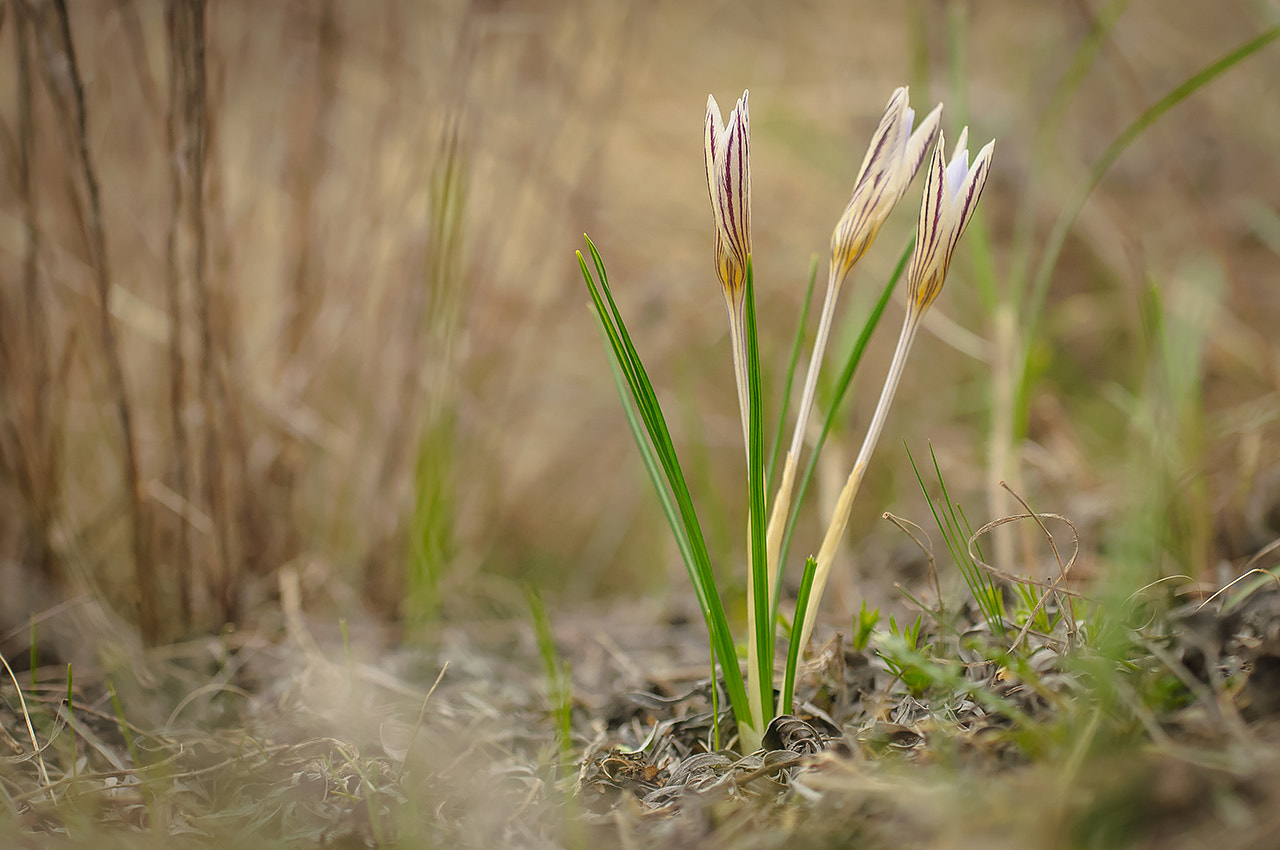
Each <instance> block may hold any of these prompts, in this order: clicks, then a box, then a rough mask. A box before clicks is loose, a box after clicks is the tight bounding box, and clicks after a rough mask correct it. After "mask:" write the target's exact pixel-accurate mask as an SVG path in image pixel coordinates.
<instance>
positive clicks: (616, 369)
mask: <svg viewBox="0 0 1280 850" xmlns="http://www.w3.org/2000/svg"><path fill="white" fill-rule="evenodd" d="M600 336H601V339H602V341H603V342H604V344H605V353H606V354H607V355H608V358H609V369H610V371H611V372H612V374H613V384H614V387H615V388H616V389H617V391H618V400H619V401H620V402H621V403H622V411H623V413H625V414H626V416H627V427H628V428H630V429H631V437H632V439H633V440H635V444H636V451H638V452H639V453H640V460H641V462H642V463H643V464H644V471H645V472H646V473H647V474H648V476H649V481H650V483H652V484H653V490H654V492H655V493H657V494H658V501H659V502H660V503H661V504H662V513H663V514H664V515H665V516H666V518H667V525H669V526H670V527H671V536H672V537H674V538H675V541H676V548H678V549H679V550H680V558H681V560H683V561H684V562H685V564H686V565H690V564H692V563H693V550H692V549H690V548H689V536H688V535H687V534H685V533H684V526H683V525H682V524H681V523H680V518H679V515H678V514H677V513H676V505H675V503H674V502H672V501H671V491H670V489H668V487H667V485H666V484H665V483H664V482H663V480H662V470H661V469H660V468H659V465H658V458H657V456H656V455H655V454H654V451H653V446H652V444H650V442H649V438H648V437H647V436H645V432H644V425H643V424H642V423H641V422H640V416H639V414H637V413H636V406H635V402H634V401H632V399H631V397H630V396H629V395H627V385H626V382H625V379H624V378H623V377H622V367H621V366H619V365H618V357H617V355H616V354H615V353H614V351H613V349H612V348H611V347H610V346H609V338H608V336H607V335H606V334H605V332H604V329H603V328H602V329H601V331H600ZM691 575H692V574H691Z"/></svg>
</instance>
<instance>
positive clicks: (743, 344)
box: [725, 292, 764, 749]
mask: <svg viewBox="0 0 1280 850" xmlns="http://www.w3.org/2000/svg"><path fill="white" fill-rule="evenodd" d="M725 306H726V307H727V308H728V310H729V345H730V347H731V348H732V349H733V376H734V379H735V381H736V382H737V384H738V410H739V413H740V415H741V417H742V449H743V453H744V455H745V456H746V461H747V465H748V467H750V465H751V434H750V431H749V428H750V410H749V406H748V405H749V402H750V396H749V392H748V391H749V388H748V386H747V339H746V336H745V334H744V333H743V323H744V322H745V316H744V315H743V313H742V305H741V304H735V303H734V302H733V300H732V299H731V297H730V295H729V293H728V292H726V293H725ZM751 560H752V554H751V517H750V516H748V517H747V704H748V706H749V707H750V709H751V719H752V722H753V723H754V726H755V728H754V729H753V730H750V731H748V730H746V729H740V730H739V734H741V735H742V736H743V740H744V744H747V745H748V746H749V747H750V748H751V749H755V747H756V745H758V743H759V741H758V740H755V739H756V738H758V737H759V735H760V734H762V732H763V730H764V702H763V700H762V699H761V698H760V684H761V683H760V681H759V679H760V676H759V673H758V671H759V669H760V667H759V659H760V655H759V652H758V651H757V649H756V640H755V633H756V606H755V582H754V581H753V580H752V576H754V575H755V568H756V565H755V564H753V563H751ZM748 738H751V740H752V741H754V743H751V742H749V741H748V740H747V739H748Z"/></svg>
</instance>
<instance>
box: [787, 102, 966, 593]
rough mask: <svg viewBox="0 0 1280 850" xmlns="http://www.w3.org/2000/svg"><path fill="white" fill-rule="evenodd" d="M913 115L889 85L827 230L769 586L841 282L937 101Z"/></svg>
mask: <svg viewBox="0 0 1280 850" xmlns="http://www.w3.org/2000/svg"><path fill="white" fill-rule="evenodd" d="M915 115H916V114H915V110H913V109H912V108H911V106H910V93H909V91H908V89H907V88H906V87H905V86H904V87H901V88H897V89H894V92H893V94H892V95H891V96H890V98H889V103H888V104H887V105H886V106H885V110H884V116H883V117H882V118H881V119H880V125H879V126H878V127H876V132H875V134H874V135H873V136H872V137H871V144H870V145H868V146H867V155H866V156H865V157H864V158H863V160H862V168H860V169H859V170H858V179H857V180H856V181H855V182H854V186H853V195H852V197H850V199H849V204H848V206H846V207H845V209H844V214H843V215H841V216H840V221H839V223H838V224H836V228H835V230H834V231H833V232H832V234H831V269H830V271H829V272H828V275H827V295H826V300H825V301H824V302H823V305H822V316H821V318H819V320H818V334H817V337H816V338H815V339H814V343H813V353H812V355H811V356H810V358H809V372H808V374H807V375H806V376H805V382H804V392H803V393H802V394H801V396H800V410H799V415H798V416H797V417H796V426H795V430H794V431H793V432H792V435H791V447H790V449H789V450H788V451H787V457H786V462H785V464H784V466H783V470H782V481H781V483H780V485H779V487H778V494H777V496H776V497H775V499H774V503H773V512H772V514H771V515H770V519H769V533H768V538H769V540H768V550H769V586H770V587H773V584H774V582H773V578H774V576H775V575H776V572H777V566H778V565H777V560H778V553H779V549H780V548H781V545H782V530H783V526H784V525H785V518H786V515H787V513H788V512H789V511H790V509H791V491H792V488H793V487H794V484H795V472H796V465H797V463H798V462H799V458H800V450H801V448H802V446H803V443H804V434H805V429H806V426H807V425H808V422H809V413H810V412H811V411H812V409H813V398H814V393H815V391H816V389H817V386H818V372H819V371H820V369H821V368H822V360H823V357H824V355H825V353H826V348H827V339H828V337H829V335H830V333H831V322H832V319H833V317H834V316H835V311H836V300H837V298H838V297H839V295H840V287H841V286H842V285H843V283H844V279H845V278H846V277H847V276H848V274H849V272H850V270H851V269H852V268H853V266H854V264H855V263H857V262H858V260H859V259H861V257H862V255H863V254H865V253H866V251H867V249H868V248H869V247H871V243H872V242H874V241H875V238H876V235H877V234H879V233H880V228H881V226H883V225H884V222H885V220H886V219H887V218H888V217H889V213H891V212H893V208H894V207H895V206H896V205H897V203H898V201H900V200H901V199H902V196H903V194H905V193H906V191H907V187H908V186H910V185H911V181H912V180H913V179H914V178H915V176H916V172H917V171H918V170H919V169H920V163H922V162H923V161H924V157H925V154H926V153H927V152H928V150H929V145H931V144H932V143H933V140H934V138H935V137H936V136H937V134H938V124H939V121H940V120H941V117H942V104H941V103H939V104H938V105H937V106H935V107H934V108H933V111H932V112H930V113H929V114H928V115H926V116H925V117H924V120H922V121H921V122H920V125H919V126H918V127H915V128H914V130H913V129H912V127H913V123H914V121H915Z"/></svg>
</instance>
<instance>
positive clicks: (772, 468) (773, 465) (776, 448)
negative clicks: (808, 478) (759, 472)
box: [765, 254, 818, 492]
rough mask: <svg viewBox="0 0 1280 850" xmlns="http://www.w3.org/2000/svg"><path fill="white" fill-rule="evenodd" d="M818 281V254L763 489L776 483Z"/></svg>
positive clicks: (780, 402)
mask: <svg viewBox="0 0 1280 850" xmlns="http://www.w3.org/2000/svg"><path fill="white" fill-rule="evenodd" d="M817 282H818V255H817V254H814V255H813V257H812V259H810V261H809V286H808V288H807V289H806V290H805V293H804V306H802V307H801V308H800V321H799V322H797V323H796V335H795V339H794V340H793V341H792V343H791V359H790V360H789V361H788V362H787V373H786V380H785V382H784V383H783V386H782V395H781V396H780V397H779V399H778V426H777V427H776V428H775V429H774V431H773V448H772V449H770V450H769V479H768V481H766V482H765V490H766V491H768V492H773V490H774V489H775V487H776V484H777V477H776V474H777V471H778V456H779V455H780V454H781V452H782V434H783V432H784V431H785V430H786V426H787V407H788V405H789V404H790V402H791V384H792V382H794V380H795V377H796V367H797V366H799V365H800V349H801V348H802V347H803V346H804V328H805V325H807V324H808V323H809V306H810V305H811V304H812V303H813V288H814V285H815V284H816V283H817Z"/></svg>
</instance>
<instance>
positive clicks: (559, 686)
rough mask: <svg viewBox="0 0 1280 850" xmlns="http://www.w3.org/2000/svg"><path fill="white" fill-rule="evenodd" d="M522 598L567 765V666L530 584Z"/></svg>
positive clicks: (570, 740) (569, 715) (570, 744)
mask: <svg viewBox="0 0 1280 850" xmlns="http://www.w3.org/2000/svg"><path fill="white" fill-rule="evenodd" d="M524 593H525V598H526V599H527V600H528V603H529V613H530V614H531V615H532V617H533V633H534V637H535V639H536V640H537V642H538V654H539V655H540V656H542V666H543V672H544V673H545V674H546V677H547V702H548V703H550V705H549V708H550V709H551V716H552V717H554V718H555V721H556V743H557V744H558V747H559V752H560V762H561V764H563V765H565V766H567V765H569V764H570V763H571V762H572V759H573V692H572V688H571V687H570V683H569V671H568V666H567V665H566V664H565V663H564V662H562V661H561V660H560V654H559V653H558V652H556V642H555V638H553V637H552V635H551V621H550V620H548V619H547V608H546V606H545V605H543V604H542V597H541V596H539V595H538V591H537V590H536V589H534V587H533V586H532V585H526V586H525V589H524Z"/></svg>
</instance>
